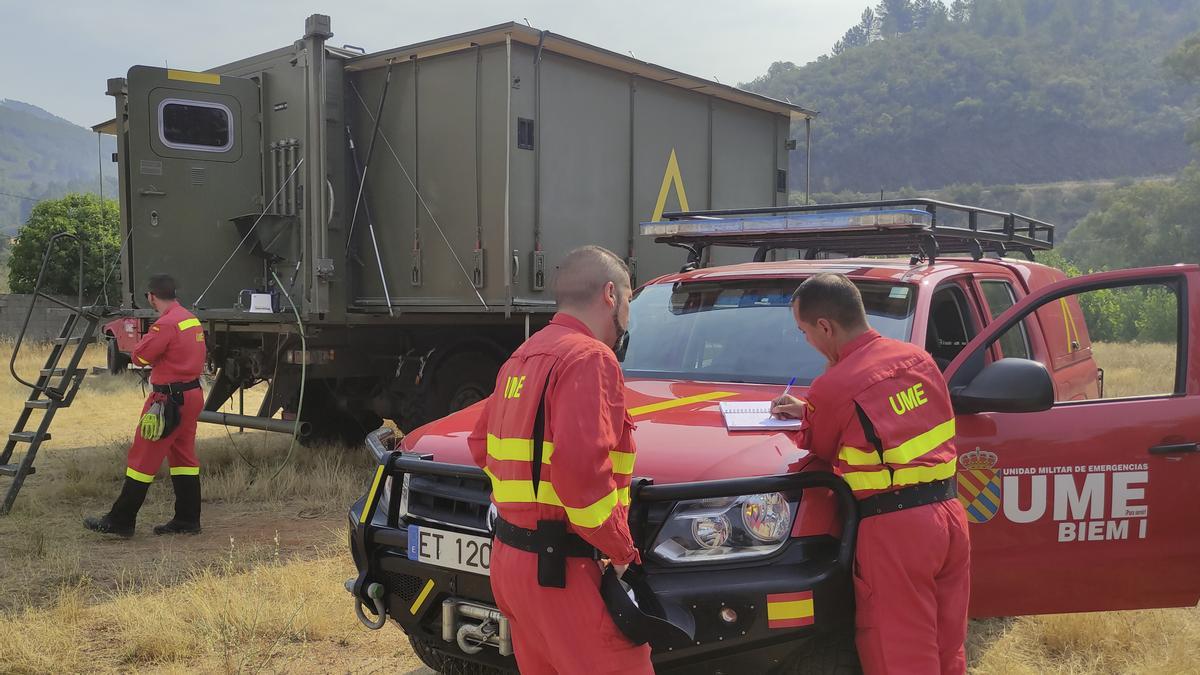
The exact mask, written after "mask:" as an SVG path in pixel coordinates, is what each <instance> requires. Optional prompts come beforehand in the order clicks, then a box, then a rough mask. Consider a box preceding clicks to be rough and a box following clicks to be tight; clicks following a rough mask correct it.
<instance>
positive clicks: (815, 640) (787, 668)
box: [775, 629, 862, 675]
mask: <svg viewBox="0 0 1200 675" xmlns="http://www.w3.org/2000/svg"><path fill="white" fill-rule="evenodd" d="M775 672H776V673H777V674H778V675H858V674H859V673H862V666H861V665H859V663H858V650H856V649H855V648H854V629H850V630H843V631H838V632H836V633H827V634H823V635H817V636H814V637H812V638H810V639H809V640H808V642H807V643H805V644H804V646H803V647H801V648H800V649H799V650H797V651H796V652H795V653H794V654H792V657H791V659H790V660H789V661H788V662H787V663H784V664H783V665H781V666H780V667H779V668H778V669H777V670H776V671H775Z"/></svg>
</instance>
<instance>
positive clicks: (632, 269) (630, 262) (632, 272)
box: [625, 255, 638, 288]
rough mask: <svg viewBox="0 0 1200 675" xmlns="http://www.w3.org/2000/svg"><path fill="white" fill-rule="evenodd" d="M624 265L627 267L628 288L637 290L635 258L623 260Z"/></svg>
mask: <svg viewBox="0 0 1200 675" xmlns="http://www.w3.org/2000/svg"><path fill="white" fill-rule="evenodd" d="M625 265H626V266H628V267H629V287H630V288H637V285H638V282H637V256H633V255H631V256H629V257H628V258H626V259H625Z"/></svg>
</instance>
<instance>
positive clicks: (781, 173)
mask: <svg viewBox="0 0 1200 675" xmlns="http://www.w3.org/2000/svg"><path fill="white" fill-rule="evenodd" d="M775 191H776V192H787V169H775Z"/></svg>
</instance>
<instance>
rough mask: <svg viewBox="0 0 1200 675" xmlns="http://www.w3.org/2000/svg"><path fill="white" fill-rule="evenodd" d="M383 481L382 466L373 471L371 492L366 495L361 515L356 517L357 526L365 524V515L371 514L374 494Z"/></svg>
mask: <svg viewBox="0 0 1200 675" xmlns="http://www.w3.org/2000/svg"><path fill="white" fill-rule="evenodd" d="M382 481H383V465H382V464H380V465H379V468H377V469H375V480H374V481H372V482H371V491H370V492H368V493H367V501H365V502H363V508H362V514H361V515H359V517H358V522H359V524H362V523H365V522H367V515H368V514H369V513H371V505H372V504H374V503H375V493H376V492H378V491H379V483H380V482H382Z"/></svg>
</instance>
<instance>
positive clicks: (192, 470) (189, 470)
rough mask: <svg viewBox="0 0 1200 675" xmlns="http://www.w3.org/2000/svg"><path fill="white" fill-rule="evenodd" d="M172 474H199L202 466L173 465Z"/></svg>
mask: <svg viewBox="0 0 1200 675" xmlns="http://www.w3.org/2000/svg"><path fill="white" fill-rule="evenodd" d="M171 475H172V476H199V475H200V467H198V466H173V467H171Z"/></svg>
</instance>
